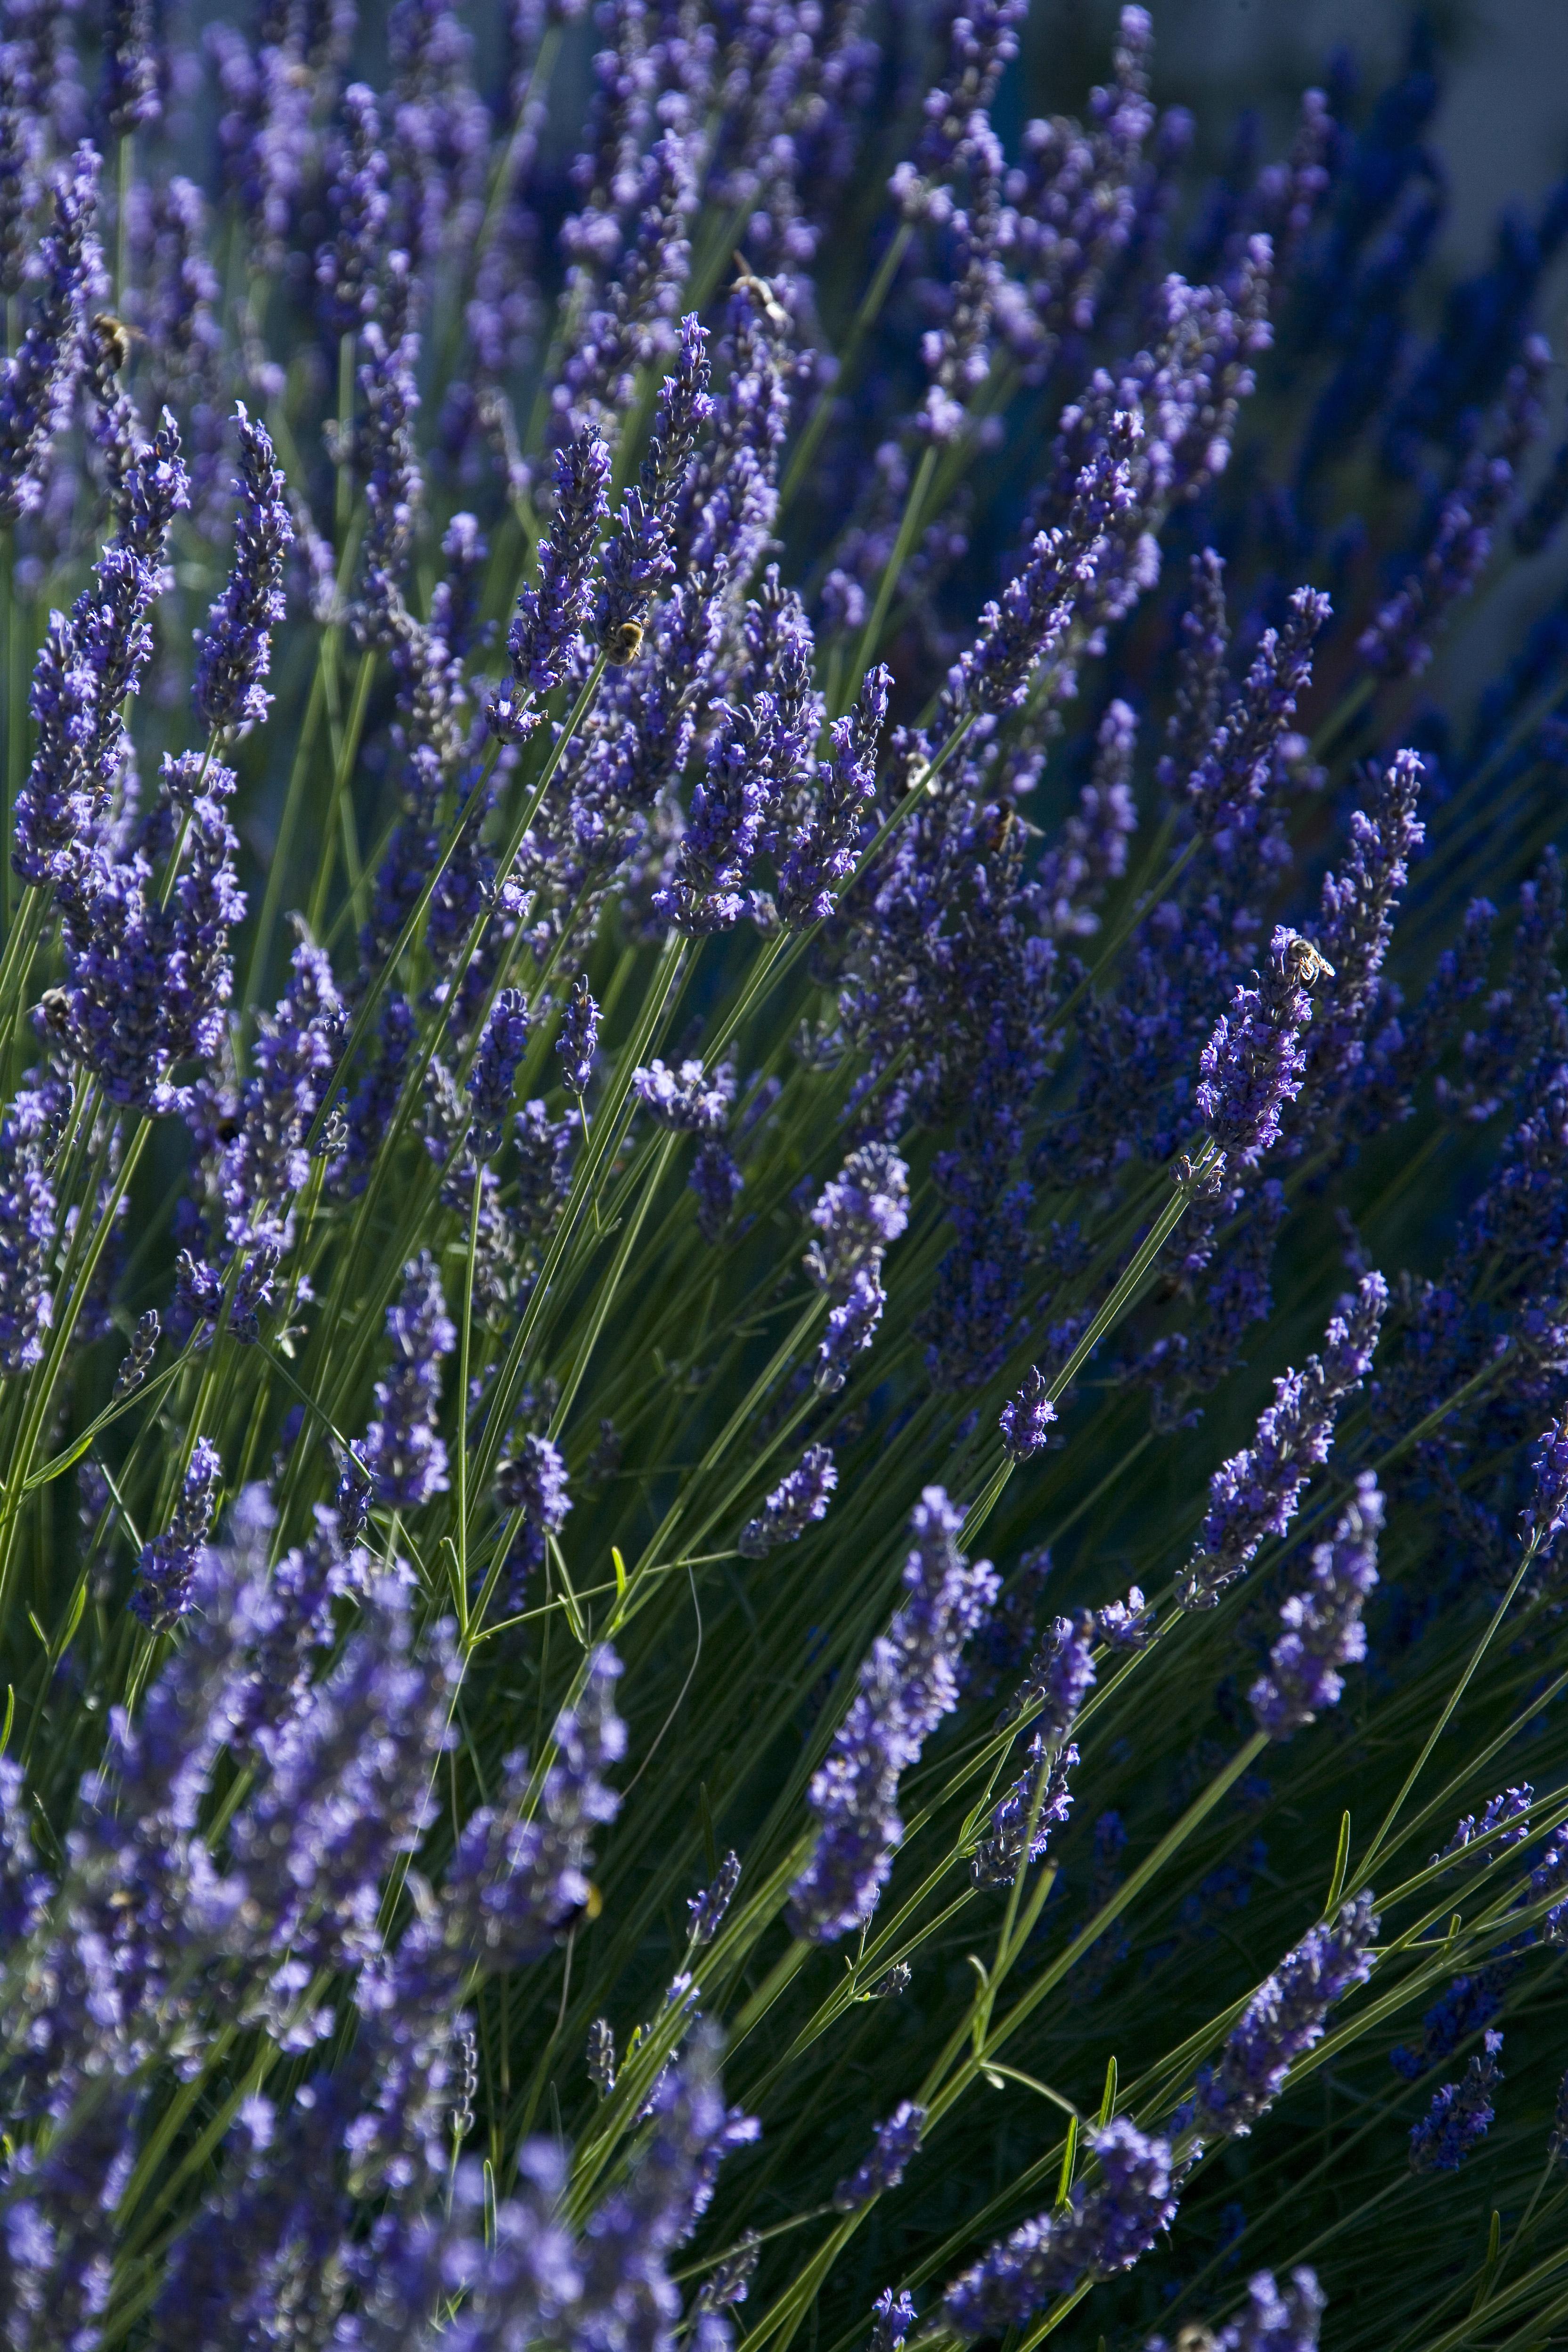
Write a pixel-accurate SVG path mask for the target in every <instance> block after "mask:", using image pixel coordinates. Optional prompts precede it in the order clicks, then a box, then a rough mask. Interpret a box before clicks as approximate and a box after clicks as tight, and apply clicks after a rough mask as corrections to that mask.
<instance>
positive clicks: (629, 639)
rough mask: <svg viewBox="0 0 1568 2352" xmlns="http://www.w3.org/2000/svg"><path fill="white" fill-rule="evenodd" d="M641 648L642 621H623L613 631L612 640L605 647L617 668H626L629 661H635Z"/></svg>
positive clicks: (607, 654) (606, 653)
mask: <svg viewBox="0 0 1568 2352" xmlns="http://www.w3.org/2000/svg"><path fill="white" fill-rule="evenodd" d="M641 650H642V623H641V622H640V621H623V622H622V623H621V625H620V626H619V628H618V629H616V630H613V631H612V633H611V635H610V642H609V644H608V645H607V646H605V655H606V656H607V657H608V659H609V660H611V661H612V662H614V664H615V666H616V668H617V669H625V668H626V664H627V663H628V662H635V661H636V659H637V655H638V654H639V653H640V652H641Z"/></svg>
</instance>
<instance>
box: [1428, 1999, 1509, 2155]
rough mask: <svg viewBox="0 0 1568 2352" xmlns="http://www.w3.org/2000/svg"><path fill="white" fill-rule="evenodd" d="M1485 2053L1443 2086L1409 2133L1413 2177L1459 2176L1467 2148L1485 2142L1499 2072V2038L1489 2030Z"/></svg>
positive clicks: (1493, 2112) (1500, 2040) (1492, 2114)
mask: <svg viewBox="0 0 1568 2352" xmlns="http://www.w3.org/2000/svg"><path fill="white" fill-rule="evenodd" d="M1484 2038H1485V2049H1484V2051H1483V2053H1482V2054H1481V2056H1479V2058H1472V2059H1471V2061H1470V2063H1469V2065H1468V2068H1467V2069H1466V2072H1465V2079H1464V2081H1463V2082H1462V2083H1444V2084H1442V2085H1441V2086H1440V2088H1438V2089H1437V2090H1436V2091H1434V2092H1433V2094H1432V2105H1431V2106H1430V2107H1429V2108H1428V2109H1427V2111H1426V2115H1425V2116H1422V2118H1421V2121H1420V2122H1419V2123H1418V2124H1416V2125H1415V2126H1413V2127H1412V2129H1411V2133H1410V2169H1411V2170H1412V2172H1458V2168H1459V2167H1460V2165H1461V2164H1463V2162H1464V2160H1465V2158H1466V2157H1467V2156H1468V2155H1469V2153H1470V2151H1471V2149H1472V2148H1475V2147H1479V2145H1480V2143H1481V2141H1482V2140H1483V2139H1485V2137H1486V2136H1487V2127H1488V2126H1489V2124H1490V2122H1491V2120H1492V2116H1494V2114H1495V2113H1496V2108H1495V2107H1494V2105H1493V2098H1494V2095H1495V2094H1496V2091H1497V2086H1498V2084H1500V2082H1501V2081H1502V2068H1501V2067H1500V2065H1499V2064H1498V2063H1497V2059H1498V2052H1499V2051H1500V2049H1501V2048H1502V2035H1501V2034H1500V2033H1499V2032H1496V2031H1495V2030H1491V2029H1489V2031H1488V2032H1487V2034H1486V2035H1485V2037H1484Z"/></svg>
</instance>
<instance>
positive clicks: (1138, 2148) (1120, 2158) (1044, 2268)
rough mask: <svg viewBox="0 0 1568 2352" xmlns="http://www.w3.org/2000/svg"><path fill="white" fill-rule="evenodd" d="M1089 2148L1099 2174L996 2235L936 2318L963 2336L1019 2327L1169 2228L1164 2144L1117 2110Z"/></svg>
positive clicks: (1124, 2264)
mask: <svg viewBox="0 0 1568 2352" xmlns="http://www.w3.org/2000/svg"><path fill="white" fill-rule="evenodd" d="M1092 2145H1093V2148H1094V2154H1095V2157H1096V2158H1097V2160H1098V2162H1099V2165H1100V2170H1101V2172H1102V2174H1103V2176H1104V2178H1103V2180H1102V2181H1101V2182H1100V2185H1099V2186H1098V2187H1095V2188H1092V2189H1086V2188H1085V2187H1084V2186H1083V2185H1082V2184H1081V2183H1080V2185H1079V2187H1078V2188H1077V2189H1074V2190H1073V2193H1072V2200H1071V2202H1070V2204H1069V2205H1068V2206H1067V2207H1066V2208H1065V2209H1063V2210H1058V2211H1056V2212H1051V2213H1042V2214H1040V2215H1039V2217H1038V2219H1037V2220H1036V2221H1026V2222H1025V2223H1024V2226H1023V2227H1022V2229H1019V2230H1015V2231H1013V2233H1012V2235H1011V2236H1010V2237H1006V2238H1002V2239H999V2240H998V2241H997V2242H996V2244H995V2245H994V2246H993V2247H992V2248H991V2250H990V2252H988V2253H986V2254H984V2256H983V2257H982V2258H981V2260H980V2261H979V2262H978V2263H975V2265H974V2267H973V2270H971V2271H967V2272H966V2273H964V2275H963V2277H962V2278H960V2279H956V2280H954V2282H953V2284H952V2286H950V2287H949V2288H948V2290H947V2293H946V2294H945V2295H944V2296H943V2297H942V2306H941V2324H942V2326H943V2327H945V2328H947V2329H949V2330H950V2331H951V2332H952V2334H953V2335H954V2336H958V2337H959V2339H960V2340H961V2342H963V2343H966V2344H967V2343H970V2342H973V2339H974V2338H975V2337H976V2336H1000V2335H1003V2334H1004V2333H1005V2331H1006V2329H1008V2328H1009V2327H1021V2326H1024V2325H1025V2323H1026V2321H1028V2320H1029V2319H1031V2318H1032V2317H1033V2316H1034V2315H1035V2313H1036V2312H1037V2311H1039V2310H1041V2309H1042V2308H1043V2307H1044V2305H1047V2303H1049V2302H1050V2301H1051V2300H1052V2298H1053V2297H1054V2296H1056V2295H1058V2294H1068V2293H1069V2292H1070V2291H1071V2289H1072V2288H1073V2287H1075V2286H1077V2285H1078V2284H1079V2282H1080V2281H1081V2280H1083V2279H1086V2278H1096V2277H1100V2278H1103V2277H1109V2276H1110V2275H1111V2274H1112V2273H1114V2272H1117V2271H1124V2270H1131V2267H1132V2265H1133V2263H1136V2262H1138V2261H1139V2260H1140V2259H1141V2258H1142V2255H1144V2254H1146V2253H1147V2252H1148V2251H1149V2249H1150V2247H1151V2246H1152V2244H1153V2243H1154V2241H1155V2240H1156V2238H1158V2237H1159V2235H1160V2234H1161V2232H1162V2231H1164V2230H1167V2229H1169V2227H1170V2225H1171V2222H1172V2221H1173V2220H1174V2218H1175V2212H1176V2200H1175V2197H1174V2195H1173V2193H1172V2185H1171V2150H1170V2146H1169V2143H1168V2142H1167V2141H1165V2140H1163V2139H1159V2138H1156V2137H1152V2136H1145V2134H1143V2133H1142V2132H1141V2131H1140V2130H1139V2129H1138V2126H1136V2124H1134V2123H1133V2121H1132V2120H1131V2116H1117V2118H1116V2120H1115V2122H1114V2123H1112V2124H1110V2125H1108V2126H1107V2127H1106V2129H1105V2130H1104V2131H1102V2132H1100V2133H1097V2134H1096V2136H1095V2138H1094V2140H1093V2143H1092Z"/></svg>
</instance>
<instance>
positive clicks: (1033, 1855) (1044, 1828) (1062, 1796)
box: [969, 1732, 1078, 1886]
mask: <svg viewBox="0 0 1568 2352" xmlns="http://www.w3.org/2000/svg"><path fill="white" fill-rule="evenodd" d="M1077 1762H1078V1749H1077V1748H1076V1747H1075V1746H1074V1745H1073V1744H1072V1742H1071V1741H1070V1740H1069V1741H1068V1745H1067V1746H1066V1747H1065V1748H1053V1747H1052V1746H1050V1745H1049V1744H1048V1741H1047V1738H1045V1737H1044V1736H1042V1735H1041V1734H1040V1733H1039V1732H1037V1733H1036V1734H1035V1737H1034V1738H1033V1739H1032V1740H1031V1741H1030V1742H1029V1769H1028V1770H1027V1771H1026V1773H1025V1774H1024V1775H1023V1777H1022V1779H1021V1780H1015V1781H1014V1783H1013V1786H1012V1787H1011V1788H1010V1789H1009V1790H1008V1791H1007V1793H1006V1795H1005V1797H1004V1798H1003V1800H1002V1801H1001V1803H1000V1804H999V1805H998V1806H997V1807H996V1809H995V1811H994V1812H993V1814H992V1816H991V1834H990V1836H989V1837H988V1838H987V1839H986V1840H985V1841H984V1844H982V1845H980V1846H977V1847H976V1849H975V1851H974V1853H973V1856H972V1857H971V1860H970V1864H969V1875H970V1877H971V1878H972V1879H973V1882H974V1884H975V1885H976V1886H1010V1885H1012V1883H1013V1881H1014V1880H1015V1879H1016V1877H1017V1875H1018V1873H1019V1871H1020V1870H1021V1869H1022V1868H1023V1866H1024V1864H1025V1862H1026V1860H1027V1861H1029V1862H1038V1861H1039V1859H1040V1857H1041V1856H1042V1854H1043V1853H1045V1851H1046V1848H1047V1845H1048V1844H1049V1843H1050V1836H1051V1832H1052V1830H1053V1829H1055V1828H1056V1826H1057V1824H1058V1822H1065V1821H1066V1819H1067V1817H1068V1814H1069V1813H1070V1812H1071V1811H1072V1790H1071V1789H1070V1788H1069V1787H1068V1779H1069V1776H1070V1774H1071V1772H1072V1770H1073V1768H1074V1766H1075V1765H1076V1764H1077ZM1026 1849H1027V1852H1026Z"/></svg>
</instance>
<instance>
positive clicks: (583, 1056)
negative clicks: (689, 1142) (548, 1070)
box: [555, 971, 599, 1101]
mask: <svg viewBox="0 0 1568 2352" xmlns="http://www.w3.org/2000/svg"><path fill="white" fill-rule="evenodd" d="M598 1045H599V1008H598V1006H597V1005H596V1004H595V1002H594V999H593V996H592V994H591V993H590V992H589V988H588V976H587V974H586V972H581V971H580V972H579V973H578V975H577V977H576V979H575V980H574V982H573V983H572V993H571V995H570V996H569V997H568V998H567V1000H566V1006H565V1010H564V1012H563V1013H562V1015H561V1034H560V1035H559V1037H557V1039H556V1040H555V1050H556V1052H557V1054H559V1055H560V1056H561V1064H562V1069H561V1076H562V1081H563V1085H564V1086H565V1088H566V1091H567V1093H568V1094H571V1095H575V1096H576V1097H577V1098H578V1100H579V1101H581V1100H582V1098H583V1097H584V1095H585V1094H586V1093H587V1091H588V1086H589V1081H590V1080H591V1079H592V1077H593V1075H594V1055H595V1053H596V1052H597V1050H598Z"/></svg>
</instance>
